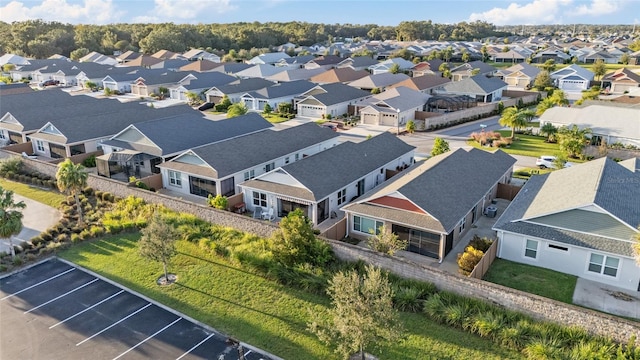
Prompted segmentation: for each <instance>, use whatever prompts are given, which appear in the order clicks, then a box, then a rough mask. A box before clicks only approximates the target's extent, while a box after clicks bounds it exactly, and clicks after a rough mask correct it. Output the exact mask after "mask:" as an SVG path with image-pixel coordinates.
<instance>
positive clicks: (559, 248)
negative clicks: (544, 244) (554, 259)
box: [549, 244, 569, 251]
mask: <svg viewBox="0 0 640 360" xmlns="http://www.w3.org/2000/svg"><path fill="white" fill-rule="evenodd" d="M549 248H550V249H556V250H562V251H569V248H567V247H564V246H558V245H553V244H549Z"/></svg>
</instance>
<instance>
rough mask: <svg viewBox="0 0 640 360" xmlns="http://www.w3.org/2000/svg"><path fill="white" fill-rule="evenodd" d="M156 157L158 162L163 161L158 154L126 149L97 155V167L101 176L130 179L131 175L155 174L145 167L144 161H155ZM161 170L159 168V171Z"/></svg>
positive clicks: (137, 176)
mask: <svg viewBox="0 0 640 360" xmlns="http://www.w3.org/2000/svg"><path fill="white" fill-rule="evenodd" d="M155 159H157V163H159V162H161V161H162V160H161V159H160V158H158V157H157V156H152V155H148V154H145V153H142V152H140V151H136V150H129V149H124V150H121V151H116V152H111V153H108V154H104V155H100V156H98V157H96V168H97V171H98V175H100V176H104V177H107V178H110V179H115V180H121V181H129V178H130V177H131V176H135V177H136V178H138V179H139V178H142V177H146V176H149V175H153V172H152V171H148V170H145V169H144V162H145V161H147V160H150V161H151V162H152V163H153V162H154V160H155ZM152 167H153V166H152ZM159 172H160V171H159V170H158V173H159Z"/></svg>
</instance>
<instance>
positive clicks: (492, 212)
mask: <svg viewBox="0 0 640 360" xmlns="http://www.w3.org/2000/svg"><path fill="white" fill-rule="evenodd" d="M484 214H485V215H486V216H487V217H490V218H494V217H496V215H497V214H498V208H497V207H495V206H487V208H486V209H485V210H484Z"/></svg>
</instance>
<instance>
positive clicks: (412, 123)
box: [406, 120, 416, 134]
mask: <svg viewBox="0 0 640 360" xmlns="http://www.w3.org/2000/svg"><path fill="white" fill-rule="evenodd" d="M406 128H407V133H409V134H413V133H414V132H415V131H416V122H415V121H413V120H409V121H407V126H406Z"/></svg>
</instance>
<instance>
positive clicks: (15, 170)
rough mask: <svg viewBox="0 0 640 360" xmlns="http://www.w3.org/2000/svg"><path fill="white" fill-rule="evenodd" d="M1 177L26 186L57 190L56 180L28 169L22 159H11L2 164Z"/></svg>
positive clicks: (0, 167)
mask: <svg viewBox="0 0 640 360" xmlns="http://www.w3.org/2000/svg"><path fill="white" fill-rule="evenodd" d="M0 176H1V177H3V178H5V179H9V180H13V181H18V182H21V183H25V184H31V185H35V186H41V187H45V188H48V189H57V188H58V187H57V184H56V180H55V179H54V178H52V177H51V176H49V175H45V174H42V173H39V172H36V171H31V170H29V169H26V168H25V167H24V166H23V164H22V160H21V159H20V158H10V159H7V160H3V161H2V162H0Z"/></svg>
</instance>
